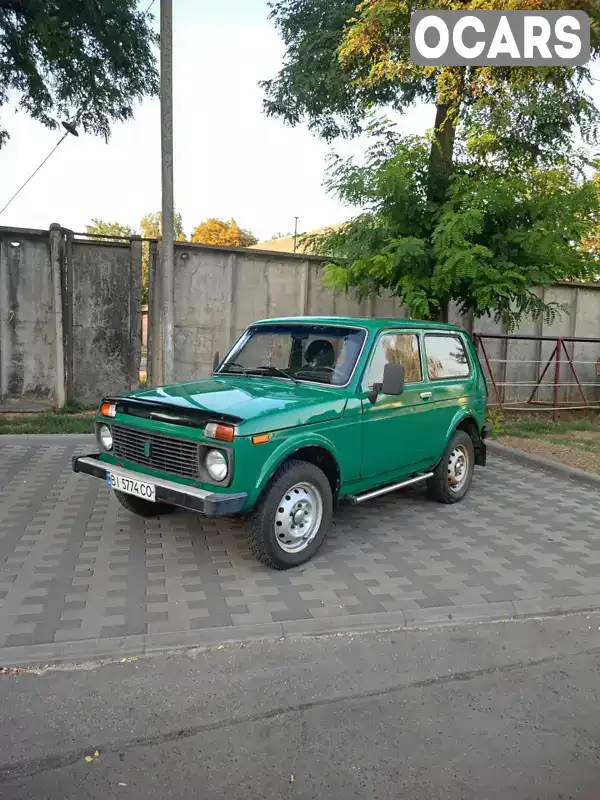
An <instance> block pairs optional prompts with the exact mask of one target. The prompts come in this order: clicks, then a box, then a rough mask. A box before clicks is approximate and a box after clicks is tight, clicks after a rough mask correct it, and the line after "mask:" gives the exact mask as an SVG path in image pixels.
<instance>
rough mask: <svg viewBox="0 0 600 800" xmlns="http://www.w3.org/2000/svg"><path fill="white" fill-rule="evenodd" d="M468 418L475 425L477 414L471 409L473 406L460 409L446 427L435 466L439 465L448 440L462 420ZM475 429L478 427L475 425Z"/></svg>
mask: <svg viewBox="0 0 600 800" xmlns="http://www.w3.org/2000/svg"><path fill="white" fill-rule="evenodd" d="M468 418H470V419H472V420H473V422H474V423H475V425H477V413H476V411H475V409H474V408H473V406H467V407H466V408H461V409H460V410H459V411H457V412H456V414H455V415H454V416H453V417H452V421H451V422H450V424H449V425H448V430H447V431H446V439H445V442H444V446H443V449H442V452H441V453H440V454H439V456H438V458H437V459H436V462H435V463H436V465H437V464H438V463H439V461H440V459H441V458H442V456H443V455H444V450H445V449H446V447H447V445H448V442H449V441H450V439H451V438H452V437H453V436H454V434H455V433H456V431H457V429H458V426H459V425H460V423H461V422H462V421H463V420H465V419H468ZM477 428H478V429H479V426H478V425H477Z"/></svg>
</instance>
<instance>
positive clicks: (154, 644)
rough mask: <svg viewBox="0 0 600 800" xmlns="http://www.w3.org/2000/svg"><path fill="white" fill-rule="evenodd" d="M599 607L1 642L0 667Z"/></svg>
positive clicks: (498, 609) (507, 608)
mask: <svg viewBox="0 0 600 800" xmlns="http://www.w3.org/2000/svg"><path fill="white" fill-rule="evenodd" d="M597 611H600V594H593V595H582V596H581V597H560V598H554V599H549V598H544V597H537V598H531V599H529V600H514V601H509V602H503V603H478V604H476V605H465V606H444V607H441V608H421V609H414V610H406V611H389V612H381V613H373V614H357V615H355V616H350V617H329V618H325V619H305V620H290V621H289V622H264V623H256V624H253V625H235V626H230V627H223V628H206V629H204V630H196V631H174V632H173V633H155V634H137V635H132V636H123V637H119V638H112V639H83V640H79V641H76V642H61V643H52V642H50V643H48V644H35V645H24V646H21V647H3V648H0V668H2V667H25V666H37V667H44V666H51V665H57V664H64V663H82V662H90V661H102V660H110V661H118V660H119V659H122V658H127V657H132V656H137V657H141V656H148V655H157V654H160V653H165V652H177V651H185V650H192V649H195V648H207V647H214V646H216V645H221V644H239V643H240V642H251V641H256V640H261V641H277V640H281V639H291V638H293V637H295V636H326V635H338V634H345V633H365V632H368V631H371V632H374V631H387V630H395V631H401V630H405V631H410V630H423V629H428V628H439V627H448V626H457V625H468V624H475V623H476V624H484V623H492V622H510V621H519V620H526V619H540V618H545V617H556V616H561V615H565V614H577V613H584V612H590V613H591V612H597Z"/></svg>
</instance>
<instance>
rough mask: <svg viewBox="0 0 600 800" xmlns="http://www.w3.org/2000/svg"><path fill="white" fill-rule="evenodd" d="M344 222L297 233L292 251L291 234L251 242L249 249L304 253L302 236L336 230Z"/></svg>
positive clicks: (292, 238)
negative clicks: (295, 243) (254, 242)
mask: <svg viewBox="0 0 600 800" xmlns="http://www.w3.org/2000/svg"><path fill="white" fill-rule="evenodd" d="M343 224H344V223H343V222H342V223H338V224H336V225H327V226H326V227H325V228H316V229H315V230H314V231H304V232H303V233H299V234H298V236H297V246H296V250H295V251H294V237H293V235H292V236H284V237H283V238H282V239H271V240H270V241H268V242H257V243H256V244H253V245H252V246H251V247H250V248H248V249H249V250H273V251H275V252H278V253H293V252H296V253H305V252H306V251H305V250H304V248H303V246H302V237H303V236H317V235H318V234H322V233H326V232H327V231H330V230H338V228H341V227H342V225H343Z"/></svg>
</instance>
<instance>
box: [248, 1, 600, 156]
mask: <svg viewBox="0 0 600 800" xmlns="http://www.w3.org/2000/svg"><path fill="white" fill-rule="evenodd" d="M269 7H270V9H271V14H270V16H271V18H272V19H273V20H274V22H275V25H276V27H277V29H278V31H279V33H280V35H281V37H282V39H283V42H284V45H285V57H284V62H283V67H282V68H281V70H280V72H279V74H278V75H277V76H276V77H275V78H274V79H271V80H267V81H263V82H262V84H261V85H262V88H263V90H264V94H265V99H264V108H265V111H266V113H267V114H268V115H270V116H276V117H280V118H282V119H283V120H285V121H286V122H288V123H289V124H291V125H297V124H298V123H299V122H302V121H303V122H306V123H307V124H308V126H309V127H310V129H311V130H313V131H314V132H315V133H317V134H318V135H320V136H322V137H323V138H325V139H327V140H331V139H333V138H335V137H336V136H339V135H355V134H356V133H358V132H359V131H360V130H361V128H362V126H363V123H364V120H365V117H366V116H367V115H368V114H369V113H370V112H371V111H372V110H373V109H374V108H383V107H386V108H392V109H394V110H396V111H401V112H403V111H406V110H407V109H409V108H410V107H411V105H412V104H413V103H414V102H415V101H417V100H422V101H425V102H438V103H444V104H447V105H448V111H449V113H450V115H451V116H452V117H453V118H454V117H455V118H458V117H459V116H466V115H469V116H470V117H471V118H472V119H479V120H480V123H481V125H482V128H485V127H486V125H485V121H486V119H489V117H490V115H495V116H496V120H495V128H496V129H497V130H498V131H499V135H501V131H502V128H503V125H504V123H503V122H502V121H501V119H503V120H505V121H506V124H507V125H508V127H509V129H510V130H514V129H515V126H514V124H513V122H514V121H515V115H514V113H513V108H512V98H513V96H519V97H520V98H521V107H522V108H523V107H524V105H525V103H526V101H527V99H529V100H530V101H531V102H533V103H535V102H536V95H537V94H538V91H540V92H541V93H542V95H545V96H548V95H549V94H554V95H555V96H556V97H557V98H559V99H562V106H560V105H559V103H556V102H554V101H553V102H552V104H551V105H552V106H553V107H552V109H551V113H548V114H546V115H544V114H539V113H537V110H536V114H533V115H529V116H528V115H527V114H524V115H523V116H522V120H521V121H522V122H524V123H525V124H524V127H523V129H522V133H523V138H524V140H525V137H527V144H528V146H529V147H531V148H534V149H535V148H537V147H541V148H543V147H544V142H547V133H548V126H550V128H551V129H552V131H555V129H556V128H557V127H561V126H562V127H563V129H564V130H565V131H566V132H567V133H569V132H570V130H571V127H572V122H573V121H574V119H575V118H576V117H578V116H580V117H581V121H582V122H584V118H586V117H590V116H591V117H594V116H595V111H594V108H593V104H592V103H591V102H590V100H589V98H588V97H587V96H586V94H585V92H584V91H583V84H582V79H583V78H585V77H587V76H588V75H589V69H588V67H580V68H577V69H570V68H557V67H535V68H530V67H516V68H507V67H470V68H469V69H468V71H467V70H465V68H460V67H459V68H456V67H441V68H438V67H420V66H417V65H415V64H414V63H413V62H412V61H411V59H410V39H409V33H410V12H411V11H412V10H413V6H412V5H411V4H409V3H407V2H405V0H363V2H357V0H271V2H269ZM418 7H419V9H422V10H424V9H432V10H435V9H440V10H452V9H458V10H461V11H466V10H468V9H469V8H472V9H481V7H482V4H481V2H480V0H470V1H469V2H464V0H444V2H440V1H439V0H437V2H436V0H432V1H431V2H427V1H425V2H421V3H419V5H418ZM485 7H486V8H492V7H493V8H495V9H499V10H502V9H510V8H519V9H525V10H527V9H529V8H531V9H533V10H539V7H540V6H539V0H519V3H517V4H515V2H514V0H494V2H493V3H491V4H487V5H486V6H485ZM570 7H572V4H570V3H569V2H566V0H565V1H564V2H555V3H548V4H545V6H544V8H545V9H549V8H557V9H560V8H565V9H568V8H570ZM577 8H579V9H582V10H584V11H587V13H588V14H589V16H590V18H591V19H592V20H597V19H598V18H599V17H600V2H598V0H581V2H579V3H578V5H577ZM591 45H592V54H593V56H594V55H596V54H597V53H598V50H599V48H600V27H599V26H597V25H596V26H592V36H591ZM549 111H550V109H549ZM559 112H560V114H559ZM586 126H587V123H586V125H584V127H586Z"/></svg>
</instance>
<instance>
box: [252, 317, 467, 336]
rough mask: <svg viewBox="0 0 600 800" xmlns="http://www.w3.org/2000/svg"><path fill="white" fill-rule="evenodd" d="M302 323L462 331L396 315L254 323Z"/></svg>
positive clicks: (295, 319)
mask: <svg viewBox="0 0 600 800" xmlns="http://www.w3.org/2000/svg"><path fill="white" fill-rule="evenodd" d="M285 322H294V323H304V324H316V325H353V326H356V327H360V328H367V330H370V331H373V330H379V329H380V328H399V327H402V328H418V329H421V328H423V329H434V330H451V331H463V332H464V328H461V327H460V325H449V324H448V323H445V322H430V321H426V320H422V319H402V318H398V317H276V318H274V319H261V320H259V321H258V322H256V323H254V324H255V325H267V324H269V323H271V324H273V323H285Z"/></svg>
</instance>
